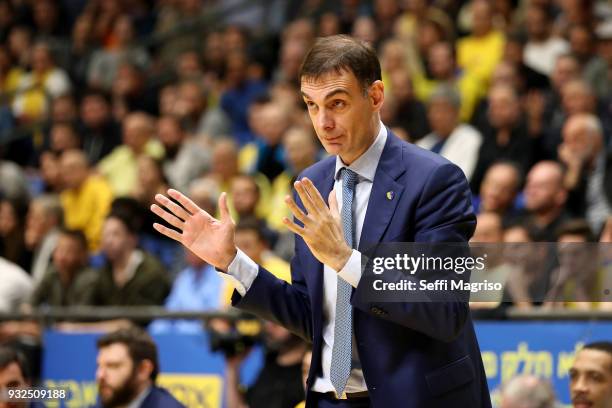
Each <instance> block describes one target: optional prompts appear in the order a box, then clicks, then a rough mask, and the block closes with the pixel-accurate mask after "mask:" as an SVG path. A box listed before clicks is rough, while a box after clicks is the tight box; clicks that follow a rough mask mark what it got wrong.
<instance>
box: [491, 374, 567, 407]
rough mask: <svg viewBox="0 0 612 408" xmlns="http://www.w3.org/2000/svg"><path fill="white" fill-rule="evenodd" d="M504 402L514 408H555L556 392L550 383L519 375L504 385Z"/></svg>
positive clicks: (530, 376)
mask: <svg viewBox="0 0 612 408" xmlns="http://www.w3.org/2000/svg"><path fill="white" fill-rule="evenodd" d="M502 397H503V399H504V401H506V400H508V402H510V405H508V406H509V407H512V408H555V407H556V402H555V399H556V398H555V392H554V391H553V388H552V386H551V385H550V382H548V381H546V380H543V379H541V378H538V377H536V376H533V375H518V376H516V377H514V378H512V379H511V380H510V381H508V382H507V383H506V384H504V386H503V388H502Z"/></svg>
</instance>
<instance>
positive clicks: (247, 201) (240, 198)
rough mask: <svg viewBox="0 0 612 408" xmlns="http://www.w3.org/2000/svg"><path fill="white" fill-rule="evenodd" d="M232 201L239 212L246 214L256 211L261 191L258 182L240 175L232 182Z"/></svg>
mask: <svg viewBox="0 0 612 408" xmlns="http://www.w3.org/2000/svg"><path fill="white" fill-rule="evenodd" d="M231 191H232V201H233V204H234V208H235V209H236V212H238V214H242V215H246V214H252V213H253V212H255V207H257V202H258V201H259V193H258V192H257V184H255V182H254V181H253V180H251V179H249V178H246V177H238V178H236V179H234V181H233V182H232V190H231Z"/></svg>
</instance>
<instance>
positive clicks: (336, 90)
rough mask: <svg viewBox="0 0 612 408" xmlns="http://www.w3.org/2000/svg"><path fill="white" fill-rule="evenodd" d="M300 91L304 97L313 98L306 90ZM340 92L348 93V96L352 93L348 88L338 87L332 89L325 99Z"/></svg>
mask: <svg viewBox="0 0 612 408" xmlns="http://www.w3.org/2000/svg"><path fill="white" fill-rule="evenodd" d="M300 93H301V94H302V97H304V98H308V99H312V98H311V97H310V96H308V94H307V93H306V92H304V91H300ZM340 93H342V94H346V95H347V96H348V95H350V93H349V91H348V90H347V89H346V88H336V89H334V90H332V91H330V92H329V93H328V94H327V95H325V98H324V99H329V98H331V97H332V96H335V95H337V94H340Z"/></svg>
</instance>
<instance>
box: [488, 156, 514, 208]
mask: <svg viewBox="0 0 612 408" xmlns="http://www.w3.org/2000/svg"><path fill="white" fill-rule="evenodd" d="M517 184H518V180H517V176H516V171H515V170H514V169H513V168H512V167H510V166H505V165H497V166H493V167H491V168H490V169H489V170H488V171H487V173H486V175H485V178H484V180H483V182H482V186H481V187H480V196H481V200H482V204H481V205H482V208H483V210H485V211H493V212H504V211H505V210H506V209H508V208H509V207H510V206H511V205H512V202H513V201H514V198H515V197H516V188H517Z"/></svg>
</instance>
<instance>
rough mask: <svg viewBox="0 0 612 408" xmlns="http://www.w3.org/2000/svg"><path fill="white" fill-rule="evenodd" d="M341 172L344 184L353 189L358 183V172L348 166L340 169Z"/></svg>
mask: <svg viewBox="0 0 612 408" xmlns="http://www.w3.org/2000/svg"><path fill="white" fill-rule="evenodd" d="M340 173H341V176H342V184H343V186H344V187H345V188H349V189H351V190H352V189H353V188H354V187H355V184H357V178H358V175H357V173H355V172H354V171H353V170H351V169H349V168H348V167H343V168H342V170H340Z"/></svg>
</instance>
